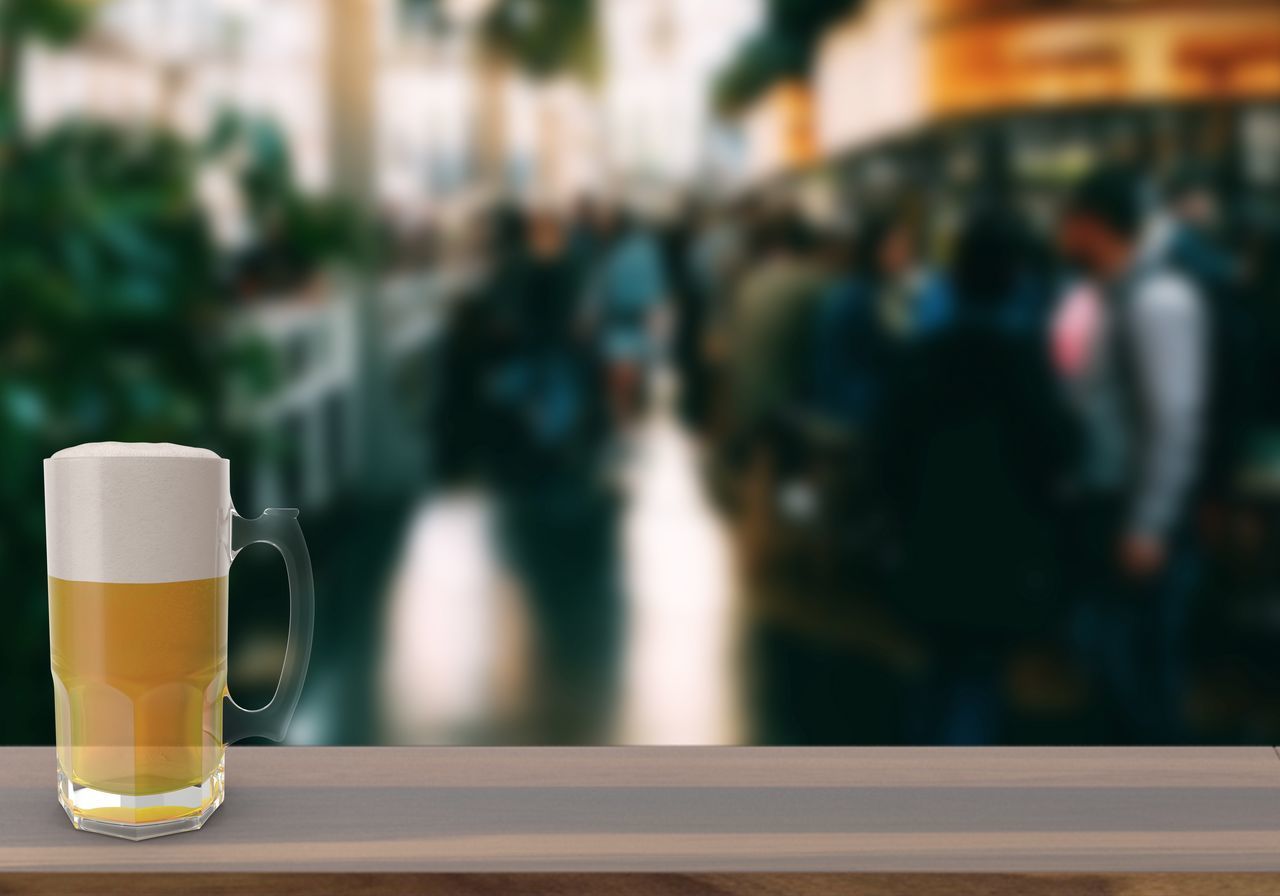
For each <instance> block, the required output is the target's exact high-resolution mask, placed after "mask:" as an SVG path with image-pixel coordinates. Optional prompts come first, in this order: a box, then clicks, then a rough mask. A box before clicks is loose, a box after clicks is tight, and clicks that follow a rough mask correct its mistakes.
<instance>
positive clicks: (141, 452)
mask: <svg viewBox="0 0 1280 896" xmlns="http://www.w3.org/2000/svg"><path fill="white" fill-rule="evenodd" d="M69 457H203V458H205V459H207V460H219V457H218V455H216V454H214V453H213V452H212V451H210V450H209V449H208V448H190V447H188V446H186V445H174V444H172V443H170V442H90V443H88V444H87V445H76V446H75V447H73V448H63V449H62V450H61V451H59V452H58V453H56V454H55V455H53V457H52V458H50V459H51V460H62V459H63V458H69Z"/></svg>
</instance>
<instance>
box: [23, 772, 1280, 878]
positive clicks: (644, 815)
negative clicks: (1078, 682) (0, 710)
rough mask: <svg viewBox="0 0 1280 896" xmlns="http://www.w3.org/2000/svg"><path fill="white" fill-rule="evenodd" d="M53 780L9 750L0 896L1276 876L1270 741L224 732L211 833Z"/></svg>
mask: <svg viewBox="0 0 1280 896" xmlns="http://www.w3.org/2000/svg"><path fill="white" fill-rule="evenodd" d="M53 779H54V757H53V751H52V750H51V749H50V748H47V747H39V748H11V749H3V750H0V894H4V893H10V892H28V891H29V892H37V893H46V892H85V893H125V892H128V893H139V894H148V893H153V892H168V891H183V892H187V893H237V894H241V893H245V892H249V891H252V890H253V889H254V888H255V887H257V888H266V889H267V890H269V891H270V892H273V893H286V894H288V893H308V894H311V893H322V892H344V893H399V892H403V893H440V894H455V893H457V894H472V893H485V894H489V893H493V894H499V893H501V894H505V893H522V894H541V893H577V892H601V893H610V894H632V893H635V894H659V896H661V894H666V893H698V894H715V893H747V894H755V893H786V894H818V893H822V894H825V893H863V892H865V893H876V894H896V893H911V894H927V893H947V894H953V893H964V892H975V893H983V894H1004V893H1009V894H1013V893H1071V894H1076V893H1083V894H1092V893H1097V894H1102V893H1108V894H1112V893H1122V894H1146V893H1151V894H1155V893H1181V892H1211V893H1228V894H1230V893H1249V894H1253V893H1258V894H1266V893H1277V894H1280V874H1275V873H1277V872H1280V757H1278V756H1277V753H1276V752H1275V751H1274V750H1273V749H1271V748H1270V747H1258V748H1244V749H1033V750H1028V749H982V750H958V749H957V750H935V749H808V748H797V749H786V750H779V749H739V748H616V749H615V748H605V749H461V748H405V749H401V748H376V749H348V748H318V747H317V748H261V747H233V748H231V750H230V751H229V753H228V759H227V794H228V796H227V802H226V804H225V805H224V806H223V807H222V808H221V809H220V810H219V811H218V812H217V813H216V814H215V815H214V817H213V818H212V819H211V820H210V822H209V823H208V824H207V825H206V826H205V828H204V830H202V831H199V832H197V833H194V834H180V835H177V836H173V837H165V838H160V839H157V840H148V841H144V842H141V843H131V842H128V841H123V840H115V839H110V838H107V837H101V836H98V835H94V834H85V833H80V832H77V831H74V830H72V828H71V826H70V825H69V824H68V822H67V819H66V817H65V816H64V815H63V813H62V809H61V808H60V807H59V806H58V803H57V800H56V797H55V793H54V780H53ZM108 872H109V873H108ZM939 872H948V873H954V872H960V873H962V874H963V876H962V877H956V876H954V874H947V875H942V876H939V875H938V873H939ZM1167 872H1196V873H1197V874H1192V875H1175V876H1167V875H1166V874H1165V873H1167ZM1205 873H1212V874H1213V876H1212V877H1207V876H1203V875H1204V874H1205ZM1272 874H1275V876H1271V875H1272ZM578 875H589V876H587V877H580V876H578Z"/></svg>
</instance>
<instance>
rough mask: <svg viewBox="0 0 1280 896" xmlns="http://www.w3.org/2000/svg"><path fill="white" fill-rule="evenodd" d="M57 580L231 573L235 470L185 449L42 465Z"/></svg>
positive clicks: (117, 449) (146, 447)
mask: <svg viewBox="0 0 1280 896" xmlns="http://www.w3.org/2000/svg"><path fill="white" fill-rule="evenodd" d="M44 495H45V498H44V503H45V536H46V541H47V548H48V559H49V575H51V576H54V577H55V578H59V579H69V580H73V581H82V582H119V583H150V582H185V581H191V580H194V579H207V578H213V577H216V576H225V575H226V574H227V569H228V568H229V567H230V565H231V496H230V464H229V463H228V462H227V461H226V460H223V459H222V458H220V457H219V456H218V455H217V454H215V453H213V452H212V451H208V450H206V449H204V448H188V447H186V446H184V445H170V444H150V443H125V442H98V443H94V444H90V445H79V446H76V447H74V448H67V449H64V450H62V451H59V452H58V453H56V454H55V455H53V457H51V458H49V459H48V460H46V461H45V462H44Z"/></svg>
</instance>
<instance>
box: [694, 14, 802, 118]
mask: <svg viewBox="0 0 1280 896" xmlns="http://www.w3.org/2000/svg"><path fill="white" fill-rule="evenodd" d="M804 70H805V53H804V48H803V47H802V46H801V45H800V44H799V43H798V42H796V41H794V40H789V39H788V38H786V37H785V36H784V35H782V34H780V33H777V32H771V31H770V32H763V33H761V34H757V35H756V36H755V37H753V38H751V39H750V40H749V41H747V43H745V44H743V46H742V48H741V49H740V50H739V51H738V53H737V55H736V56H735V57H734V58H733V60H732V61H731V62H730V63H729V65H728V67H726V68H725V69H724V70H723V71H722V72H720V75H719V77H718V78H717V79H716V84H715V96H714V101H715V106H716V109H717V111H719V112H720V113H721V114H722V115H736V114H738V113H740V112H742V111H744V110H746V109H747V108H748V107H749V106H750V105H751V104H752V103H754V102H755V101H756V100H757V99H759V98H760V97H761V96H763V95H764V94H765V93H766V92H767V91H768V90H769V88H770V87H772V86H773V85H774V84H776V83H778V82H779V81H783V80H786V79H788V78H795V77H799V76H800V75H802V74H803V73H804Z"/></svg>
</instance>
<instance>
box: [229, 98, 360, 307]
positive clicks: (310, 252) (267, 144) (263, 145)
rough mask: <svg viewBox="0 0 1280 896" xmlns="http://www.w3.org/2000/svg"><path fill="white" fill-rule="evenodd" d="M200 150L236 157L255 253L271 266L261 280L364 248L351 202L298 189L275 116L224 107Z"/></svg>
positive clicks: (284, 281) (297, 273)
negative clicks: (271, 118)
mask: <svg viewBox="0 0 1280 896" xmlns="http://www.w3.org/2000/svg"><path fill="white" fill-rule="evenodd" d="M204 155H205V157H206V158H218V157H224V158H227V157H229V158H233V159H235V160H237V161H236V173H237V177H238V180H239V187H240V193H241V195H242V196H243V197H244V199H245V204H246V211H247V214H248V219H249V220H248V224H249V228H250V230H251V231H252V232H253V234H254V240H255V243H256V249H255V255H256V256H258V257H259V258H265V259H269V260H270V262H271V264H272V267H273V270H272V271H271V272H270V274H269V275H268V279H269V280H270V281H271V282H268V283H265V284H262V285H265V286H277V287H287V286H291V285H294V284H296V283H297V282H298V281H300V280H303V279H305V278H306V277H307V276H309V275H310V274H312V273H314V272H315V271H316V270H317V269H318V268H320V267H321V266H323V265H324V264H326V263H328V262H330V261H333V260H335V259H347V260H350V259H353V258H354V257H355V256H356V254H357V253H358V252H359V251H360V250H361V249H362V248H363V242H364V234H365V227H364V222H363V221H362V220H361V218H360V215H359V214H358V213H357V211H356V210H355V209H354V208H352V207H351V206H350V205H349V204H347V203H344V202H342V201H341V200H338V199H334V198H330V197H324V196H310V195H307V194H305V193H303V192H301V191H300V190H299V189H298V187H297V178H296V176H295V172H294V168H293V160H292V158H291V157H290V154H289V147H288V144H287V142H286V141H285V138H284V135H283V134H282V133H281V132H280V129H279V127H278V126H277V125H276V124H275V123H274V122H272V121H269V120H267V119H262V118H254V117H250V116H244V115H241V114H238V113H236V112H232V111H226V112H224V113H223V114H222V115H220V116H219V118H218V121H217V122H216V124H215V126H214V129H213V132H212V134H211V135H210V137H209V139H208V140H207V141H206V144H205V147H204ZM250 273H251V274H253V273H254V272H250ZM259 276H261V272H259Z"/></svg>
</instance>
